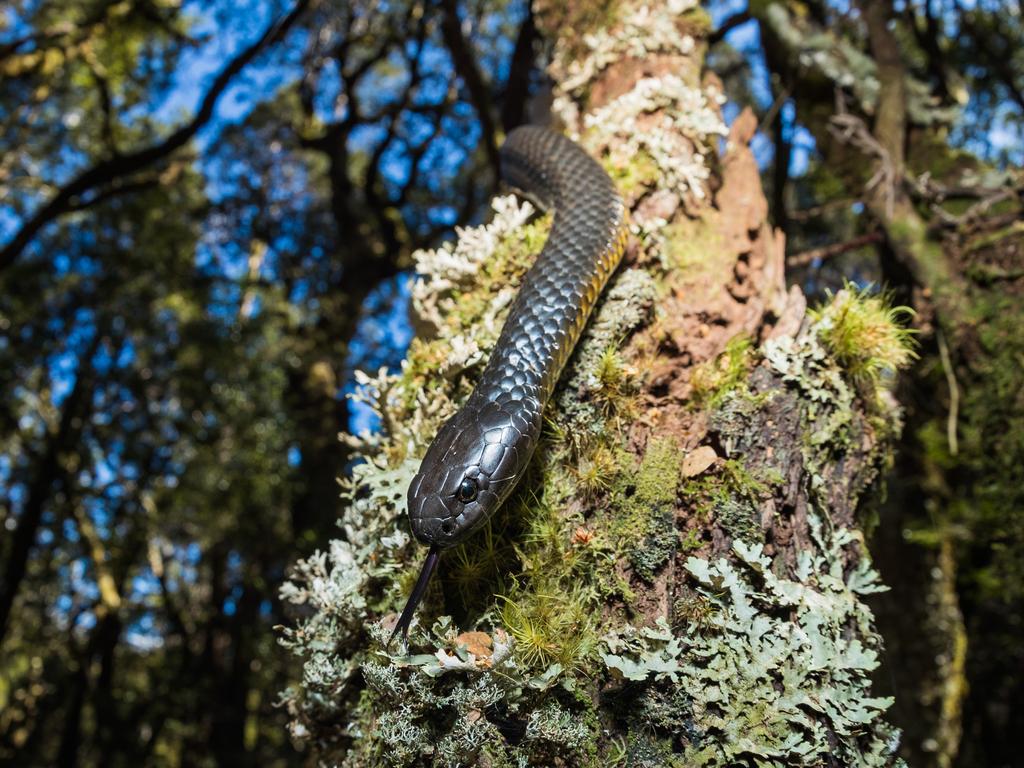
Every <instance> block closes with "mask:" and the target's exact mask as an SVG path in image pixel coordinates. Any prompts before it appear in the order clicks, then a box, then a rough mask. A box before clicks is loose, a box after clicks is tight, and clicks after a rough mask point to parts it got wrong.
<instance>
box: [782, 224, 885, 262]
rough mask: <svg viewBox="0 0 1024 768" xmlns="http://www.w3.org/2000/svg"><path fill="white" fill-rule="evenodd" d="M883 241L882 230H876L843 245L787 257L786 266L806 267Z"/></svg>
mask: <svg viewBox="0 0 1024 768" xmlns="http://www.w3.org/2000/svg"><path fill="white" fill-rule="evenodd" d="M881 241H882V232H881V230H875V231H874V232H868V233H867V234H866V235H861V236H860V237H855V238H853V239H852V240H846V241H845V242H842V243H832V244H831V245H825V246H822V247H821V248H812V249H810V250H809V251H801V252H800V253H794V254H793V255H792V256H787V257H786V266H787V267H804V266H806V265H808V264H810V263H811V262H813V261H817V260H818V259H821V260H825V259H830V258H832V257H833V256H838V255H839V254H841V253H846V252H847V251H853V250H856V249H857V248H862V247H863V246H865V245H870V244H871V243H880V242H881Z"/></svg>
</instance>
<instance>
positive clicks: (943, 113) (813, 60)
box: [764, 3, 966, 125]
mask: <svg viewBox="0 0 1024 768" xmlns="http://www.w3.org/2000/svg"><path fill="white" fill-rule="evenodd" d="M764 16H765V19H766V21H767V22H768V24H769V25H770V27H771V29H772V31H773V32H774V34H776V35H778V37H779V39H780V40H782V42H783V43H784V44H785V45H786V47H787V48H788V49H789V50H790V51H791V52H792V53H793V55H794V56H796V57H797V59H798V61H799V62H800V64H801V66H803V67H806V68H808V69H816V70H818V71H819V72H821V74H822V75H823V76H824V77H826V78H828V79H829V80H830V81H832V82H833V83H835V85H836V86H837V87H839V88H842V89H843V90H844V91H849V92H851V93H853V94H854V96H855V97H856V99H857V102H858V106H859V107H860V108H861V109H863V110H864V111H865V112H867V113H868V114H872V113H873V112H874V109H875V105H876V103H877V102H878V95H879V92H880V90H881V83H880V81H879V79H878V63H877V62H876V61H875V59H873V58H872V57H870V56H868V55H867V54H866V53H865V52H864V51H863V50H862V49H861V48H859V47H857V46H856V45H855V44H854V43H852V42H851V41H850V39H849V37H848V36H846V35H840V34H836V33H835V32H833V31H831V30H826V29H823V28H821V27H820V26H818V25H816V24H814V23H813V21H811V20H810V18H808V17H807V16H806V15H804V16H803V17H801V16H799V15H797V14H794V13H793V12H792V11H791V10H790V9H789V8H787V6H786V5H785V4H784V3H769V4H767V7H766V9H765V11H764ZM904 82H905V84H906V96H907V99H906V108H907V113H908V115H909V116H910V119H911V120H912V121H913V122H915V123H917V124H918V125H931V124H935V123H939V124H946V125H948V124H951V123H952V122H953V121H954V120H955V119H956V118H957V116H958V113H959V111H960V108H961V105H952V106H942V105H941V104H939V103H938V102H937V100H936V99H935V96H934V94H933V93H932V87H931V85H930V84H929V83H928V82H926V81H924V80H920V79H918V78H916V77H913V76H912V75H910V74H907V75H906V76H905V80H904ZM964 96H966V94H964Z"/></svg>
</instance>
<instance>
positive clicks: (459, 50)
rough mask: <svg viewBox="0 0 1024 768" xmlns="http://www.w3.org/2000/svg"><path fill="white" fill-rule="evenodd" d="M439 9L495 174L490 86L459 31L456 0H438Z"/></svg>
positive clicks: (498, 164) (443, 31)
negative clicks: (439, 0) (441, 11)
mask: <svg viewBox="0 0 1024 768" xmlns="http://www.w3.org/2000/svg"><path fill="white" fill-rule="evenodd" d="M441 9H442V10H443V11H444V15H443V17H442V19H441V34H442V35H443V37H444V42H445V45H446V46H448V51H449V52H450V53H451V55H452V64H453V65H454V67H455V72H456V74H458V76H459V77H461V78H462V82H463V83H465V85H466V90H467V91H469V98H470V101H472V102H473V106H474V108H475V109H476V113H477V117H478V118H479V119H480V133H481V139H482V140H483V143H484V151H486V152H487V160H488V162H489V163H490V165H491V168H492V169H493V170H494V176H495V178H497V177H498V174H499V173H500V170H501V161H500V159H499V157H498V144H497V127H496V122H495V119H494V113H493V112H492V108H491V93H490V89H489V88H488V87H487V83H485V82H484V78H483V75H482V74H481V73H480V69H479V68H478V67H477V65H476V57H475V55H474V53H473V50H472V48H471V46H470V44H469V41H468V40H466V38H465V36H464V35H463V34H462V22H461V21H460V20H459V9H458V2H457V0H441Z"/></svg>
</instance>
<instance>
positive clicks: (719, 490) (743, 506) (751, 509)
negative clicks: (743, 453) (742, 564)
mask: <svg viewBox="0 0 1024 768" xmlns="http://www.w3.org/2000/svg"><path fill="white" fill-rule="evenodd" d="M778 480H780V478H777V477H756V476H755V475H753V474H752V473H751V472H749V471H748V470H747V469H746V467H745V466H744V465H743V463H742V461H740V460H739V459H729V460H727V461H724V462H722V464H721V466H720V468H719V469H717V470H716V471H715V472H713V473H711V474H706V475H703V476H702V477H699V478H696V479H693V480H690V481H689V482H688V483H686V485H684V486H683V490H682V495H683V498H684V499H685V500H686V501H687V502H688V503H689V505H690V506H691V508H692V509H693V512H694V514H695V515H696V516H697V518H698V519H699V520H702V521H711V520H714V521H715V522H716V523H717V524H718V525H720V526H721V527H722V528H723V529H724V530H725V531H726V532H727V533H728V534H729V535H730V536H732V537H733V538H736V539H742V540H744V541H760V540H762V539H763V536H764V533H763V532H762V530H761V512H760V507H761V504H762V502H763V500H764V499H765V498H767V497H769V496H770V495H771V485H773V484H775V483H776V482H778Z"/></svg>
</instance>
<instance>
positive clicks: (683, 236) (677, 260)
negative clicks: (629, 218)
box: [662, 217, 734, 284]
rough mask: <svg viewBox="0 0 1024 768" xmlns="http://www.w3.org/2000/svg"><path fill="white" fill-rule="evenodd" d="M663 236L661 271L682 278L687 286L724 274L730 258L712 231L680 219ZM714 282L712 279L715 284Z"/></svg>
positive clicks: (707, 227)
mask: <svg viewBox="0 0 1024 768" xmlns="http://www.w3.org/2000/svg"><path fill="white" fill-rule="evenodd" d="M663 236H664V241H665V247H664V248H663V250H662V253H663V259H664V261H665V265H664V266H665V268H666V269H669V270H672V271H673V272H675V273H676V274H677V275H679V276H685V278H686V280H687V282H693V283H698V282H700V281H701V279H702V278H703V277H705V276H712V277H717V276H720V275H721V274H727V272H725V271H724V270H723V265H724V263H725V262H731V259H733V257H734V256H733V254H731V253H729V252H728V250H727V249H726V248H725V246H724V244H723V242H722V236H721V235H720V234H719V233H718V231H717V230H716V229H715V228H714V227H712V226H709V225H708V224H707V223H705V222H702V221H699V220H694V219H689V218H686V217H682V218H679V219H677V220H676V221H673V222H672V223H671V224H669V225H668V226H667V227H665V228H664V230H663ZM729 269H731V263H730V266H729ZM718 282H719V280H718V279H716V280H715V283H716V284H717V283H718Z"/></svg>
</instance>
